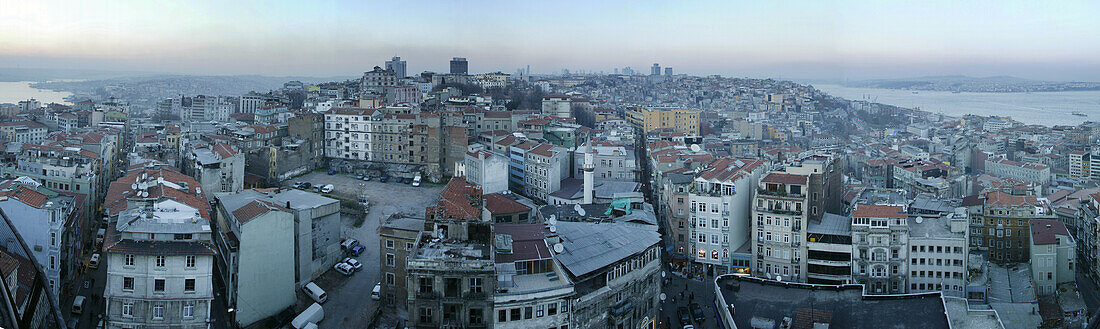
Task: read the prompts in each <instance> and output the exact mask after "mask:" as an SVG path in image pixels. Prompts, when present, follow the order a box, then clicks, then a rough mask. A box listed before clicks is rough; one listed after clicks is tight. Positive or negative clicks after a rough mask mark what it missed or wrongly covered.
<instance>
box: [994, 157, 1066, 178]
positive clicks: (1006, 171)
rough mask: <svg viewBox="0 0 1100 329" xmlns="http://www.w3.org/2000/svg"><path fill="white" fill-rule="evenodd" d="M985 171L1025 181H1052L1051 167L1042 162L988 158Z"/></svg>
mask: <svg viewBox="0 0 1100 329" xmlns="http://www.w3.org/2000/svg"><path fill="white" fill-rule="evenodd" d="M985 172H986V173H989V174H991V175H994V176H1000V177H1008V178H1013V179H1018V180H1021V181H1024V182H1031V183H1038V184H1046V183H1050V167H1048V166H1047V165H1044V164H1041V163H1031V162H1016V161H1011V160H1008V159H1004V158H995V159H986V160H985Z"/></svg>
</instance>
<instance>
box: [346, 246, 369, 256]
mask: <svg viewBox="0 0 1100 329" xmlns="http://www.w3.org/2000/svg"><path fill="white" fill-rule="evenodd" d="M364 250H367V248H364V247H363V246H354V247H351V249H348V254H349V255H351V256H352V257H359V255H361V254H363V251H364Z"/></svg>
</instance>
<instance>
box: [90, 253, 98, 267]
mask: <svg viewBox="0 0 1100 329" xmlns="http://www.w3.org/2000/svg"><path fill="white" fill-rule="evenodd" d="M88 267H90V268H92V269H93V270H94V269H97V268H99V253H98V252H97V253H94V254H92V259H89V260H88Z"/></svg>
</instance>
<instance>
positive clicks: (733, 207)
mask: <svg viewBox="0 0 1100 329" xmlns="http://www.w3.org/2000/svg"><path fill="white" fill-rule="evenodd" d="M764 167H765V166H764V162H763V161H761V160H753V159H734V158H722V159H718V160H715V161H713V162H711V163H710V164H707V165H706V166H705V167H703V168H702V169H701V170H700V171H699V173H698V175H696V177H695V179H694V182H693V183H692V188H691V191H690V193H689V200H690V206H689V208H688V209H689V212H690V215H691V221H690V223H691V226H690V227H691V230H690V234H689V236H690V238H691V241H692V242H693V243H692V245H693V247H692V248H691V250H692V256H693V260H694V262H695V263H698V264H699V265H700V270H702V271H704V272H705V273H708V275H722V274H726V273H730V272H731V271H732V267H733V266H734V264H733V262H732V261H733V259H732V258H731V255H732V254H733V253H734V252H736V251H737V248H738V247H741V246H742V245H743V244H745V243H746V242H748V241H749V235H750V234H749V229H750V227H751V226H752V224H750V223H749V218H751V216H750V215H751V212H752V210H751V208H752V198H753V195H752V191H754V190H756V187H757V183H758V182H759V181H760V175H762V174H763V172H764V170H765V168H764ZM742 262H743V260H741V261H739V263H738V264H736V265H737V267H738V268H742V269H743V268H746V267H749V266H750V265H749V264H743V263H742Z"/></svg>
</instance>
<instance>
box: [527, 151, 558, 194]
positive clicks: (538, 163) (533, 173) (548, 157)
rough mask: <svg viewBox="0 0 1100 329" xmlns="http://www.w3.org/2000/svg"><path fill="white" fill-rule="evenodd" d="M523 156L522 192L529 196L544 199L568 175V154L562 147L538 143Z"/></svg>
mask: <svg viewBox="0 0 1100 329" xmlns="http://www.w3.org/2000/svg"><path fill="white" fill-rule="evenodd" d="M524 157H525V159H524V161H523V163H524V169H523V179H524V193H525V194H526V195H527V197H529V198H533V199H538V200H543V201H546V200H547V197H549V196H550V193H553V192H554V191H557V190H558V189H560V188H561V180H562V179H563V178H566V177H569V162H568V161H569V154H568V152H566V150H565V149H564V148H561V147H558V146H555V145H552V144H539V145H538V146H535V147H534V148H532V149H531V150H529V151H527V153H526V154H525V155H524Z"/></svg>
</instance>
